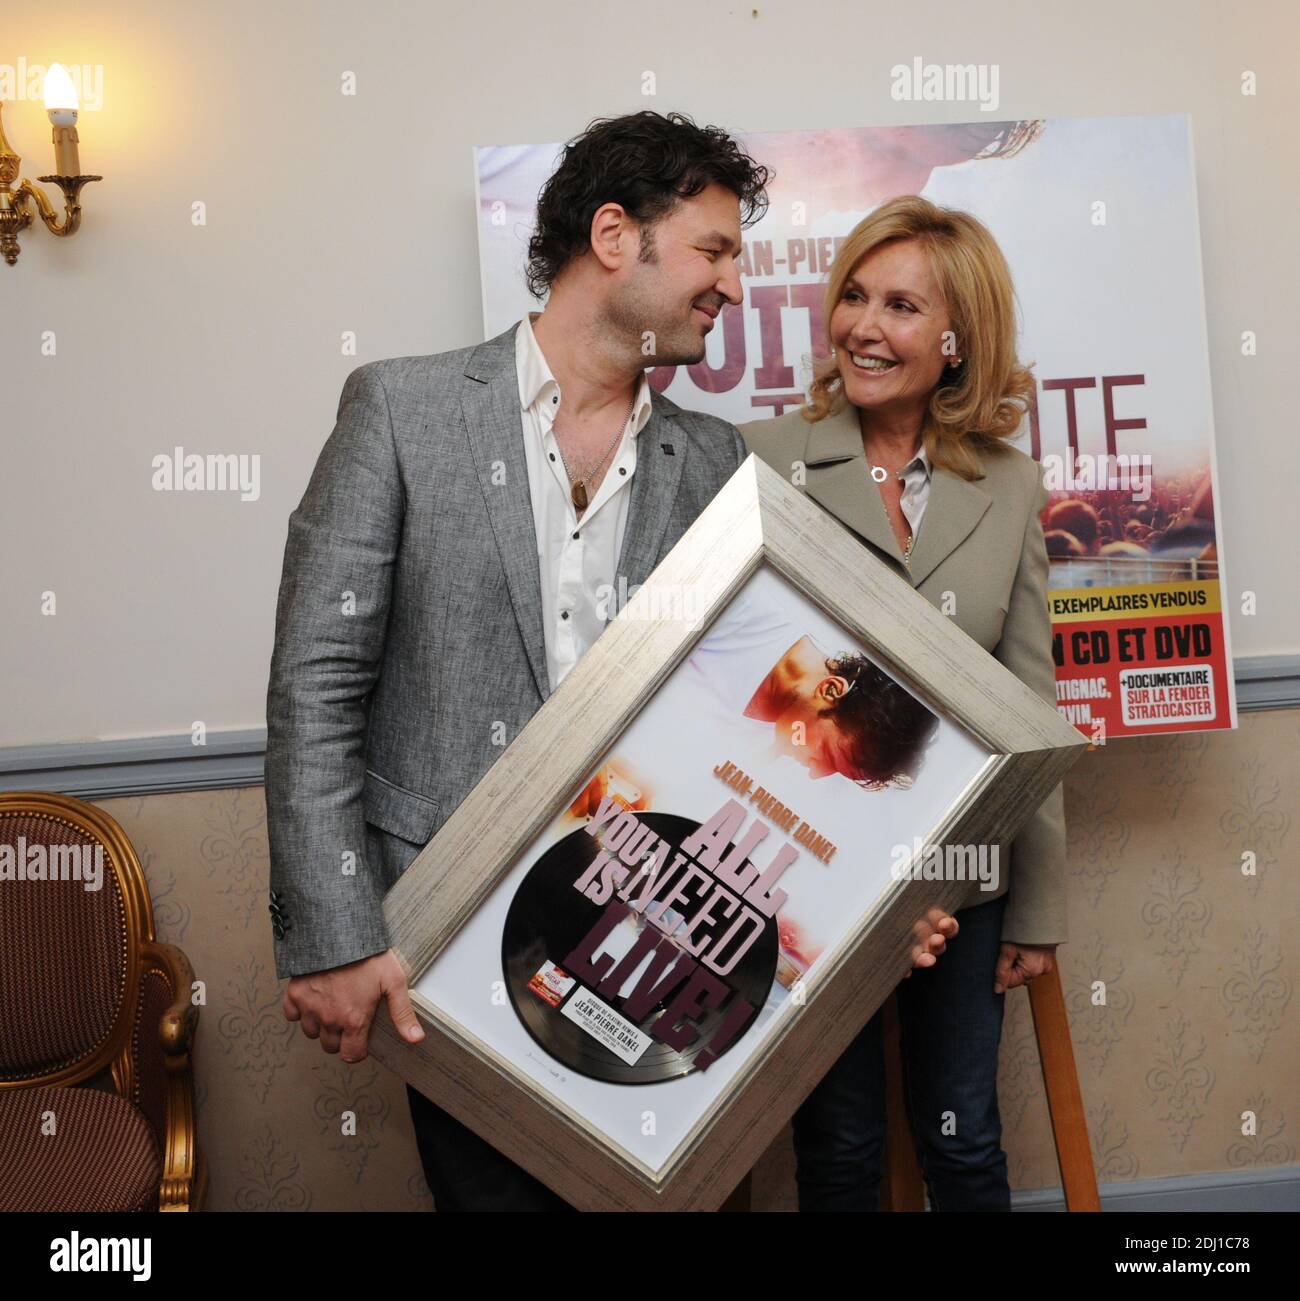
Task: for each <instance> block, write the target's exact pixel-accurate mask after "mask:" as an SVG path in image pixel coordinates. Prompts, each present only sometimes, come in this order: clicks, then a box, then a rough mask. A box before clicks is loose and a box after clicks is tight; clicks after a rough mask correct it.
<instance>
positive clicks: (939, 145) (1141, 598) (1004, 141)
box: [475, 115, 1236, 741]
mask: <svg viewBox="0 0 1300 1301" xmlns="http://www.w3.org/2000/svg"><path fill="white" fill-rule="evenodd" d="M740 138H741V139H742V140H743V142H744V145H745V147H746V149H747V150H748V151H749V152H750V153H751V154H752V155H753V156H754V157H755V158H757V159H758V160H759V161H760V162H763V163H765V164H767V165H769V166H770V167H773V168H774V169H775V172H776V177H775V180H774V182H773V184H772V185H771V186H770V188H769V197H770V199H771V206H770V208H769V210H768V212H767V214H766V216H765V217H764V218H763V220H762V221H761V222H759V223H758V224H756V225H755V226H752V227H750V228H748V229H747V230H746V231H745V234H744V240H745V249H744V260H743V262H742V265H741V274H742V281H743V285H744V293H745V298H744V302H743V304H742V305H741V306H740V307H730V306H728V307H726V308H724V310H723V313H722V316H721V318H720V320H719V322H718V325H717V326H716V327H715V328H714V329H713V330H712V332H711V333H710V334H709V336H708V342H707V354H706V356H705V358H704V360H703V361H702V362H700V363H699V364H698V365H696V366H690V367H662V368H659V369H657V370H655V371H652V372H651V376H650V378H651V383H652V384H653V385H654V386H655V387H656V388H657V389H659V390H660V391H662V392H666V393H667V394H668V395H669V396H670V397H671V398H672V399H673V400H674V401H675V402H677V403H678V404H679V405H681V406H684V407H689V408H694V409H696V410H701V411H709V412H712V413H713V414H716V415H719V416H722V417H724V418H726V419H729V420H732V421H735V422H737V423H739V422H741V421H744V420H752V419H753V418H754V417H755V416H756V415H762V414H764V413H770V414H773V415H779V414H780V413H781V412H782V411H783V410H785V409H786V408H787V407H789V406H792V405H797V404H798V403H799V402H800V401H801V400H802V392H803V386H804V385H805V384H806V382H807V379H808V376H809V367H810V362H811V358H812V356H813V355H814V353H816V354H818V355H820V353H821V351H822V344H821V337H822V327H821V284H822V281H823V279H824V275H825V271H826V269H827V267H828V266H829V264H830V261H831V258H832V257H833V255H834V252H835V249H836V247H837V246H838V244H839V242H840V241H842V240H843V238H844V236H845V235H847V233H848V232H849V231H850V230H851V229H852V228H853V226H854V225H855V224H856V223H857V222H858V221H859V220H861V218H862V217H864V216H865V215H866V214H867V213H868V212H870V211H871V210H872V209H873V208H875V207H876V206H877V205H878V204H880V203H881V202H883V201H884V200H886V199H888V198H891V197H893V196H894V195H898V194H922V195H924V196H925V197H926V198H929V199H931V200H933V201H934V202H935V203H938V204H942V205H944V206H948V207H955V208H961V209H964V210H966V211H968V212H971V213H973V214H974V215H975V216H977V217H979V218H980V220H981V221H983V222H984V223H985V224H986V225H987V226H988V227H989V229H990V230H992V232H993V234H994V236H995V237H996V238H997V240H998V242H999V243H1000V245H1001V246H1002V249H1003V252H1004V253H1005V254H1006V257H1007V260H1008V261H1009V263H1010V264H1011V269H1012V273H1013V275H1014V277H1015V283H1016V290H1017V295H1018V297H1019V300H1020V307H1021V317H1022V333H1021V358H1022V360H1024V361H1026V362H1028V363H1033V367H1034V373H1035V375H1036V377H1037V381H1038V385H1037V394H1036V402H1035V405H1034V407H1033V409H1032V410H1031V412H1030V413H1029V415H1028V417H1027V418H1026V420H1025V422H1024V425H1023V427H1022V430H1021V432H1020V435H1019V438H1018V440H1017V441H1018V445H1019V446H1020V447H1021V448H1022V450H1024V451H1026V452H1028V453H1029V454H1030V455H1032V456H1034V457H1035V458H1036V459H1038V460H1040V461H1041V462H1042V464H1043V470H1044V480H1045V482H1046V484H1047V486H1048V488H1049V491H1050V500H1049V503H1048V506H1047V508H1046V510H1045V511H1044V515H1043V527H1044V530H1045V532H1046V535H1047V542H1048V550H1049V553H1050V554H1051V556H1052V575H1051V589H1052V590H1051V592H1050V597H1049V599H1050V601H1051V604H1052V622H1053V631H1054V637H1055V653H1056V659H1057V707H1058V709H1059V710H1060V711H1061V713H1062V714H1063V716H1064V717H1065V718H1066V719H1067V720H1069V721H1070V722H1072V723H1074V724H1075V725H1076V726H1077V727H1078V728H1079V730H1080V731H1082V732H1083V733H1084V734H1085V735H1086V736H1088V737H1089V738H1090V739H1092V740H1094V741H1104V740H1107V739H1110V738H1112V737H1116V736H1140V735H1150V734H1153V733H1159V732H1175V731H1197V730H1204V729H1217V728H1229V727H1235V726H1236V702H1235V695H1234V687H1233V679H1232V655H1231V648H1230V642H1229V630H1228V621H1227V618H1226V614H1225V598H1224V592H1225V588H1224V585H1223V571H1222V550H1221V541H1220V537H1219V529H1218V523H1217V517H1216V514H1215V500H1216V492H1215V482H1216V470H1215V458H1214V430H1213V418H1212V410H1211V404H1210V387H1209V365H1208V355H1207V341H1206V330H1205V306H1204V299H1203V292H1202V280H1201V261H1200V237H1199V230H1198V224H1197V209H1196V188H1195V173H1194V168H1193V161H1192V149H1191V139H1190V124H1189V121H1188V119H1187V118H1186V117H1185V116H1184V115H1170V116H1161V117H1137V118H1077V119H1053V120H1051V121H1046V122H1043V121H1037V122H974V123H958V124H943V125H926V126H914V127H864V128H845V129H836V130H818V131H787V132H778V133H771V134H761V135H741V136H740ZM558 148H559V146H557V145H553V144H550V145H523V146H508V147H489V148H480V149H477V150H476V151H475V165H476V172H477V184H478V196H479V216H480V220H479V223H478V228H479V244H480V259H481V271H482V283H483V315H484V325H485V329H486V333H487V335H488V336H489V337H490V336H492V335H495V334H497V333H499V332H500V331H502V330H504V329H506V328H507V327H509V326H510V325H511V323H513V322H514V321H516V320H518V319H519V318H520V317H521V316H522V315H523V314H524V313H525V312H526V311H528V310H529V309H535V308H536V307H537V304H536V302H535V301H534V300H533V299H532V298H531V297H530V296H529V295H528V292H527V290H526V289H525V288H524V281H523V268H524V263H525V252H526V246H527V240H528V236H529V233H530V228H531V224H532V219H533V209H534V204H535V201H536V196H537V193H538V191H539V190H540V188H541V186H542V185H543V184H544V182H545V180H546V178H547V176H548V175H549V174H550V172H551V170H552V168H553V166H554V164H555V160H556V157H557V154H558ZM1106 458H1109V459H1106ZM923 527H924V525H923Z"/></svg>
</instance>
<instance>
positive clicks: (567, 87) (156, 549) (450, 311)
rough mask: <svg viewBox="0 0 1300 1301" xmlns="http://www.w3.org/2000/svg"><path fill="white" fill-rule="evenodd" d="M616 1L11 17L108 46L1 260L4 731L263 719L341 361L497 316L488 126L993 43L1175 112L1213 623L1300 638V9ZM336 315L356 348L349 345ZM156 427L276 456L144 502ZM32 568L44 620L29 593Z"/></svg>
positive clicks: (1011, 70) (793, 108) (14, 124)
mask: <svg viewBox="0 0 1300 1301" xmlns="http://www.w3.org/2000/svg"><path fill="white" fill-rule="evenodd" d="M599 11H600V13H601V16H602V17H601V21H600V22H595V23H593V22H592V20H591V16H592V14H593V13H594V12H595V10H594V9H593V6H592V5H591V3H590V0H492V3H491V4H490V5H487V6H483V5H477V6H476V5H461V4H452V3H448V2H446V0H444V2H442V3H434V4H418V3H414V2H411V3H396V2H395V0H373V2H372V3H369V4H366V5H365V6H359V5H357V4H356V3H354V2H353V0H280V2H277V3H275V4H270V5H268V4H257V3H253V0H229V2H227V3H223V4H207V3H198V2H197V0H189V2H188V3H182V2H178V0H111V2H110V0H100V2H98V3H78V2H77V0H71V2H70V3H65V4H60V5H48V4H36V3H34V0H14V3H10V4H8V5H6V7H5V17H4V28H3V37H4V39H3V42H0V63H7V64H9V65H10V66H14V67H16V66H17V65H18V63H19V61H20V60H25V61H26V62H27V63H28V64H37V63H40V64H44V63H46V62H49V61H52V60H59V61H61V62H64V63H66V64H91V65H99V66H100V67H102V70H103V104H102V107H100V108H98V109H90V110H88V111H86V112H85V113H83V115H82V121H81V124H80V128H79V129H80V133H81V138H82V150H81V156H82V166H83V169H84V170H86V171H90V172H99V173H102V174H103V175H104V177H105V179H104V181H103V182H101V183H99V184H96V185H92V186H90V187H88V189H87V190H86V193H85V196H84V203H85V213H86V217H85V225H84V227H83V229H82V231H81V232H80V233H79V234H78V235H77V236H76V237H75V238H74V239H72V240H69V241H62V240H55V239H53V238H51V237H50V236H49V235H48V234H47V233H46V232H45V231H44V230H43V229H39V228H38V229H37V230H34V231H28V232H27V233H26V234H25V236H24V238H23V252H22V256H21V259H20V261H19V263H18V265H17V266H16V267H5V266H0V283H2V284H3V285H4V289H5V296H4V301H5V303H6V305H7V307H8V309H9V310H6V311H5V312H3V313H0V356H3V358H4V377H5V383H4V401H5V416H4V421H3V425H2V426H0V430H2V432H3V438H2V439H0V477H2V478H3V481H4V482H5V484H6V486H9V487H11V488H12V487H13V486H14V485H18V486H19V491H11V492H10V493H8V494H6V497H5V501H4V509H3V512H0V543H2V544H3V552H4V554H5V555H6V557H12V556H14V555H20V556H22V557H23V563H22V564H21V565H19V566H15V565H13V564H6V565H4V566H2V567H0V603H2V605H3V608H4V609H5V611H6V615H7V632H8V635H7V636H6V637H4V638H3V639H2V640H0V681H5V682H10V681H15V680H17V681H21V682H23V684H24V690H23V691H22V692H21V693H12V694H11V695H9V696H8V697H7V698H6V700H5V708H4V709H3V710H2V711H0V746H17V745H35V744H41V743H47V742H57V741H71V740H81V739H93V738H118V737H132V736H158V735H171V734H177V733H184V732H187V731H188V730H189V729H190V727H191V724H192V723H193V722H194V721H196V720H199V721H202V722H203V723H205V724H206V726H207V727H208V729H210V730H213V731H217V730H222V729H242V728H257V727H261V726H262V725H263V723H264V719H265V715H264V704H265V688H266V673H267V666H268V664H269V661H270V654H271V637H272V625H273V614H274V607H275V593H276V586H277V582H278V578H279V571H280V559H281V553H282V549H283V545H284V538H285V531H286V521H287V517H288V515H289V512H290V511H291V510H292V508H293V507H294V506H295V505H296V504H297V501H298V499H299V497H300V496H301V493H302V489H303V487H304V485H305V483H306V480H307V476H308V474H309V473H310V470H311V467H312V465H313V463H314V461H315V458H316V454H317V453H318V451H319V450H320V447H321V444H322V443H323V441H324V440H325V437H326V436H327V434H328V432H329V430H330V427H331V425H332V423H333V417H334V411H335V407H336V405H337V402H338V398H339V392H340V389H341V386H342V382H343V379H344V377H345V375H346V374H347V373H348V372H349V371H350V370H351V369H353V368H354V367H355V366H356V365H358V364H359V363H360V362H362V361H366V360H371V359H374V358H377V357H384V356H395V355H403V354H410V353H427V352H433V351H438V350H441V349H446V348H450V347H453V346H460V345H463V344H465V343H468V342H473V341H474V340H476V339H477V338H479V337H481V333H480V331H481V317H480V300H479V287H478V271H477V253H476V240H475V230H474V214H473V194H472V180H471V169H470V147H471V146H472V145H474V144H488V143H502V142H514V141H525V140H535V141H546V140H558V139H563V138H566V137H568V136H570V135H572V134H574V133H576V132H577V131H578V130H580V129H581V127H582V126H583V125H584V124H585V122H586V121H587V120H588V119H590V118H591V117H594V116H598V115H602V114H609V113H618V112H624V111H629V110H636V109H640V108H643V107H652V108H656V109H660V110H669V109H674V108H677V109H684V110H686V111H688V112H691V113H692V114H693V115H695V116H696V117H697V118H698V119H700V120H703V121H711V122H718V123H721V124H724V125H726V126H729V127H731V128H733V129H737V130H744V131H774V130H781V129H788V128H795V127H808V126H836V125H845V126H847V125H863V124H885V123H895V122H920V121H943V120H949V121H951V120H954V119H959V118H961V117H962V116H963V115H969V114H970V113H972V112H976V111H977V110H976V109H975V108H974V107H973V106H969V105H968V106H961V105H952V104H942V103H916V104H912V103H897V102H895V101H894V100H892V99H891V97H890V94H889V85H890V76H889V69H890V67H891V66H893V65H894V64H895V63H898V62H910V61H911V59H912V58H913V57H914V56H921V57H922V58H924V59H925V60H926V61H928V62H938V63H945V62H959V63H967V62H981V63H983V62H996V63H997V64H998V66H999V70H1000V96H1001V106H1000V110H999V112H1000V115H1001V116H1004V117H1059V116H1079V115H1106V114H1141V113H1168V112H1174V111H1187V112H1189V113H1190V114H1191V115H1192V119H1193V127H1194V135H1195V141H1196V151H1197V169H1198V181H1199V186H1200V215H1201V227H1202V236H1203V243H1204V262H1205V286H1206V309H1207V319H1208V322H1209V338H1210V365H1211V370H1212V383H1213V391H1214V405H1215V411H1214V414H1215V423H1216V426H1217V431H1218V439H1219V466H1220V484H1221V498H1222V501H1221V506H1222V509H1223V512H1224V520H1225V534H1226V546H1225V551H1224V555H1225V560H1226V565H1227V574H1228V579H1229V584H1230V587H1231V589H1232V590H1233V591H1234V592H1236V591H1238V590H1240V589H1241V588H1251V589H1253V590H1255V591H1256V592H1257V593H1258V597H1259V613H1258V614H1257V615H1256V616H1255V617H1253V618H1241V617H1236V618H1234V620H1233V624H1234V626H1233V637H1234V649H1235V651H1236V653H1237V654H1239V655H1253V654H1260V655H1264V654H1282V653H1295V652H1296V651H1297V650H1300V611H1297V607H1296V603H1295V602H1294V600H1292V599H1291V592H1292V591H1293V587H1294V582H1293V578H1292V575H1291V572H1290V565H1291V560H1292V557H1291V555H1290V554H1289V553H1288V550H1287V549H1286V548H1283V547H1281V546H1279V533H1278V530H1279V527H1281V528H1284V529H1288V530H1289V529H1290V528H1291V527H1292V525H1291V514H1292V513H1293V508H1292V504H1291V503H1292V498H1293V496H1294V491H1295V484H1296V482H1297V479H1298V478H1300V473H1298V472H1300V453H1298V452H1297V440H1296V438H1295V436H1294V432H1293V428H1292V426H1293V421H1292V419H1291V395H1292V392H1293V386H1292V382H1291V379H1290V376H1291V374H1292V371H1293V369H1294V364H1295V361H1294V359H1295V356H1296V354H1297V351H1300V349H1298V348H1297V343H1298V342H1300V341H1298V340H1297V319H1296V316H1295V313H1294V310H1293V302H1292V299H1293V295H1292V294H1290V293H1284V292H1280V290H1281V288H1282V287H1285V286H1294V285H1295V284H1296V283H1297V280H1298V277H1297V271H1298V270H1300V250H1298V249H1297V245H1296V242H1295V240H1294V239H1293V238H1292V237H1291V226H1292V224H1293V223H1292V220H1291V215H1292V214H1294V213H1295V211H1296V210H1297V208H1300V169H1297V168H1296V166H1295V131H1294V125H1293V124H1294V122H1295V121H1296V119H1297V117H1298V116H1300V81H1298V80H1297V78H1296V77H1295V75H1294V68H1295V61H1296V54H1297V49H1296V26H1295V21H1294V20H1295V8H1294V3H1293V0H1252V2H1251V3H1249V4H1233V5H1224V4H1221V3H1219V2H1218V0H1147V2H1145V3H1142V4H1133V3H1132V2H1131V0H1094V2H1093V3H1089V4H1087V5H1085V6H1080V5H1077V4H1072V5H1026V4H1023V3H1021V2H1020V0H985V3H982V4H978V5H972V4H965V3H959V2H958V0H944V2H942V3H941V2H938V0H914V2H913V3H909V4H905V5H890V6H880V5H872V6H864V5H863V4H862V3H861V0H798V2H796V0H758V3H756V4H754V5H751V4H743V5H722V4H716V3H715V4H700V3H699V0H663V2H662V3H656V4H655V5H654V6H652V8H647V7H646V6H645V5H644V4H643V3H638V2H635V0H607V2H606V3H603V4H601V5H600V6H599ZM651 12H652V13H653V21H647V15H649V14H650V13H651ZM620 14H621V15H622V17H621V18H620ZM579 32H581V33H582V36H581V39H579V38H578V33H579ZM1175 49H1176V54H1173V53H1172V51H1174V50H1175ZM1246 70H1251V71H1253V72H1255V73H1256V74H1257V77H1258V86H1259V93H1258V95H1257V96H1255V97H1253V98H1244V97H1243V96H1242V95H1241V94H1240V90H1239V85H1240V78H1241V75H1242V73H1243V71H1246ZM646 71H652V72H654V73H655V74H656V77H657V88H658V94H657V95H656V96H655V97H653V98H647V97H644V96H643V95H642V93H641V85H642V75H643V73H644V72H646ZM346 72H353V73H355V74H356V78H357V89H358V93H357V94H356V95H355V96H352V97H345V96H344V95H342V94H340V84H341V78H342V77H343V75H344V74H345V73H346ZM5 125H6V129H7V131H8V134H9V137H10V139H11V141H12V142H13V144H14V147H15V148H16V149H17V150H18V152H19V153H21V154H23V155H24V158H25V164H26V167H25V171H26V174H27V175H29V176H37V175H40V174H42V173H45V172H48V171H50V170H51V169H52V166H53V162H52V158H51V148H50V144H49V140H50V133H49V125H48V122H47V121H46V119H45V116H44V113H43V111H42V108H41V105H40V104H39V103H37V102H31V101H28V100H25V99H24V100H20V101H18V102H17V103H14V104H12V105H9V106H7V107H6V111H5ZM196 203H202V204H204V205H206V214H207V224H206V225H205V226H202V227H199V226H195V225H193V224H192V221H191V213H192V209H193V205H194V204H196ZM1117 310H1122V304H1117ZM1247 329H1249V330H1254V331H1255V332H1256V333H1257V335H1258V339H1259V351H1258V356H1256V357H1254V358H1249V359H1246V358H1242V357H1241V356H1240V348H1239V338H1240V334H1241V332H1242V331H1243V330H1247ZM344 331H355V332H356V336H357V340H358V349H357V355H356V356H344V355H342V353H341V343H340V339H341V335H342V333H343V332H344ZM45 332H53V336H54V338H55V339H56V341H57V355H56V356H54V357H47V356H42V355H41V349H42V342H43V336H44V335H45ZM1191 361H1192V364H1198V363H1199V361H1200V359H1199V358H1195V359H1191ZM177 444H180V445H181V446H183V447H185V448H186V449H187V450H190V451H202V452H225V453H257V454H259V455H260V456H261V457H262V471H263V474H262V490H261V497H260V499H259V500H258V501H257V502H255V503H254V502H247V503H245V502H240V501H239V500H238V499H237V498H235V497H231V496H224V495H218V494H176V495H169V494H159V493H155V492H154V491H153V490H152V489H151V487H150V475H151V471H150V462H151V459H152V458H153V457H154V456H155V455H157V454H159V453H160V452H169V451H170V450H171V448H172V447H174V446H175V445H177ZM1290 550H1291V551H1293V550H1294V547H1291V548H1290ZM47 590H49V591H53V592H55V593H56V594H57V597H58V614H57V616H56V617H55V618H53V619H51V618H48V617H42V616H41V615H40V613H39V610H38V604H39V601H40V594H41V593H42V592H44V591H47Z"/></svg>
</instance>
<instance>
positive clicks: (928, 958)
mask: <svg viewBox="0 0 1300 1301" xmlns="http://www.w3.org/2000/svg"><path fill="white" fill-rule="evenodd" d="M959 929H960V927H959V926H958V925H957V919H956V918H955V917H949V916H948V915H947V914H946V913H944V912H943V911H942V909H939V908H931V909H930V911H929V912H928V913H926V915H925V916H924V917H923V918H922V919H921V920H920V921H919V922H917V923H916V925H915V926H913V927H912V933H913V934H914V935H915V936H916V943H915V944H914V945H913V946H912V968H913V970H915V969H916V968H917V967H933V966H934V964H935V963H936V962H938V961H939V954H941V953H942V952H943V951H944V950H945V949H946V948H947V947H948V941H949V940H950V939H952V937H953V936H954V935H956V934H957V931H958V930H959ZM911 974H912V972H911V971H909V972H908V973H907V975H908V976H910V975H911ZM906 978H907V977H906V976H905V977H904V979H906Z"/></svg>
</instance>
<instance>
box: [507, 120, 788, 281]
mask: <svg viewBox="0 0 1300 1301" xmlns="http://www.w3.org/2000/svg"><path fill="white" fill-rule="evenodd" d="M771 176H772V173H771V172H770V171H769V169H768V168H766V167H763V166H762V165H761V164H759V163H756V162H755V161H754V160H753V159H752V158H751V157H750V156H749V155H748V154H746V153H745V152H744V150H742V149H741V147H740V146H739V145H738V144H737V143H736V141H735V140H733V139H732V137H731V136H730V135H728V134H727V133H726V132H725V131H723V130H722V129H721V128H720V127H712V126H703V127H702V126H696V125H695V123H694V122H692V121H691V119H690V118H689V117H687V116H685V114H682V113H669V114H667V115H666V116H665V115H664V114H662V113H654V112H651V111H650V110H649V109H646V110H643V111H642V112H640V113H629V114H626V115H625V116H623V117H614V118H597V119H596V120H595V121H594V122H591V123H590V124H589V125H588V126H587V129H586V130H585V131H583V133H582V134H581V135H579V136H575V137H574V138H573V139H572V140H570V141H569V143H568V144H566V145H565V146H564V153H563V156H562V157H561V159H560V164H559V166H558V167H557V168H556V169H555V171H554V172H553V173H552V175H551V177H550V179H549V180H548V181H547V182H546V184H545V185H544V186H543V187H542V192H541V194H540V195H539V196H538V199H537V225H536V228H535V229H534V231H533V235H532V238H531V239H530V240H529V242H528V271H527V282H528V289H529V292H530V293H531V294H532V295H533V297H534V298H537V299H541V298H544V297H545V296H546V293H547V292H548V291H549V289H550V287H551V286H552V285H553V284H554V283H555V278H556V277H557V276H558V275H559V274H560V272H561V271H563V270H564V268H565V267H566V266H568V264H569V263H570V262H571V261H573V259H574V258H576V257H580V256H581V255H582V254H583V253H585V252H586V251H587V249H588V248H590V246H591V219H592V217H593V216H594V215H595V212H596V209H597V208H599V207H600V206H601V205H602V204H606V203H617V204H621V205H622V207H623V208H624V209H625V210H626V211H627V213H628V215H629V216H631V217H633V218H634V219H635V220H636V221H638V222H640V223H641V224H642V226H643V227H644V228H645V233H646V235H647V236H648V235H649V232H650V230H651V229H652V228H653V226H654V223H655V222H657V221H658V220H659V219H660V218H662V217H666V216H667V215H668V214H669V213H670V212H672V210H673V209H674V208H676V206H677V205H678V204H679V203H680V202H681V201H682V200H683V199H689V198H691V197H693V196H694V195H697V194H699V193H700V191H701V190H703V189H705V187H706V186H708V185H710V184H711V183H713V182H715V181H716V182H717V183H718V184H719V185H722V186H725V187H726V188H727V189H728V190H730V191H731V192H732V193H733V194H734V195H735V196H736V197H737V198H738V199H739V200H740V215H741V225H742V226H749V225H752V224H753V223H754V222H756V221H758V220H759V219H760V218H761V217H762V215H763V214H764V213H765V212H766V211H767V193H766V186H767V184H768V181H769V180H770V179H771Z"/></svg>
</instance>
